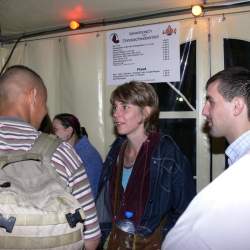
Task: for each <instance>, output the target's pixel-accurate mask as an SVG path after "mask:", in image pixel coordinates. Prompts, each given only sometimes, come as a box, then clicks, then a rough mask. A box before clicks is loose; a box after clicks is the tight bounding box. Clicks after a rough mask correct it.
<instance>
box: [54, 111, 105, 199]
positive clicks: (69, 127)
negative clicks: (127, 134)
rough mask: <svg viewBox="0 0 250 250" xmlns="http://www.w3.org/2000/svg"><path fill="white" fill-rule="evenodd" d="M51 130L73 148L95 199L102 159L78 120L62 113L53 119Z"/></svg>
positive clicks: (71, 115)
mask: <svg viewBox="0 0 250 250" xmlns="http://www.w3.org/2000/svg"><path fill="white" fill-rule="evenodd" d="M53 130H54V134H55V135H56V136H57V137H59V138H60V139H61V140H63V141H66V142H68V143H70V144H71V145H72V146H73V147H74V148H75V150H76V152H77V154H78V155H79V156H80V158H81V160H82V162H83V164H84V166H85V168H86V171H87V175H88V178H89V181H90V185H91V189H92V192H93V196H94V197H96V193H97V187H98V182H99V177H100V173H101V170H102V158H101V156H100V154H99V153H98V151H97V150H96V148H95V147H94V146H93V145H92V144H91V143H90V141H89V139H88V135H87V132H86V130H85V128H84V127H81V125H80V122H79V120H78V119H77V118H76V117H75V116H74V115H73V114H68V113H62V114H57V115H56V116H55V117H54V119H53Z"/></svg>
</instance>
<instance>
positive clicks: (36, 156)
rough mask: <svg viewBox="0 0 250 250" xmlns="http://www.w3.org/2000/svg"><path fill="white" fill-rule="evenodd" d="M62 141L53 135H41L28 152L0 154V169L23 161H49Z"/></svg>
mask: <svg viewBox="0 0 250 250" xmlns="http://www.w3.org/2000/svg"><path fill="white" fill-rule="evenodd" d="M61 142H62V141H61V140H60V139H58V138H57V137H55V136H54V135H48V134H45V133H41V134H40V135H39V137H38V138H37V139H36V140H35V143H34V145H33V146H32V148H31V150H29V151H19V150H18V151H16V152H15V151H13V152H11V153H10V152H8V153H7V154H6V153H5V154H0V169H2V168H4V167H5V166H6V165H7V164H9V163H14V162H18V161H25V160H38V161H42V160H47V161H50V160H51V157H52V155H53V153H54V152H55V150H56V148H57V147H58V146H59V144H60V143H61Z"/></svg>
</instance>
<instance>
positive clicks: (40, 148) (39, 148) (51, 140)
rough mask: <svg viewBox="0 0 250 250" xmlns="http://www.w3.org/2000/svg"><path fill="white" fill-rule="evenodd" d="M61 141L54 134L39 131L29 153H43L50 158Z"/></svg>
mask: <svg viewBox="0 0 250 250" xmlns="http://www.w3.org/2000/svg"><path fill="white" fill-rule="evenodd" d="M61 143H62V141H61V140H60V139H59V138H57V137H56V136H55V135H51V134H50V135H49V134H46V133H41V134H40V135H39V137H38V138H37V139H36V140H35V142H34V144H33V146H32V148H31V150H30V151H29V153H31V154H39V155H43V156H45V157H47V158H48V159H50V160H51V158H52V155H53V153H54V152H55V151H56V149H57V147H58V146H59V145H60V144H61Z"/></svg>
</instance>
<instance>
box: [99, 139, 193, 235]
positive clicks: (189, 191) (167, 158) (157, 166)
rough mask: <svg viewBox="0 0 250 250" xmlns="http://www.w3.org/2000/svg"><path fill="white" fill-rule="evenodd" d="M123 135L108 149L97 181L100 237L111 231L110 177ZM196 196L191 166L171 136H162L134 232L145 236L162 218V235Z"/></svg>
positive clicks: (150, 232) (153, 155)
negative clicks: (145, 200) (143, 204)
mask: <svg viewBox="0 0 250 250" xmlns="http://www.w3.org/2000/svg"><path fill="white" fill-rule="evenodd" d="M123 141H124V138H122V137H118V138H117V139H116V140H115V142H114V143H113V145H112V147H111V150H110V151H109V153H108V155H107V158H106V161H105V162H104V167H103V171H102V175H101V178H100V182H99V192H98V195H99V198H100V199H99V200H98V199H97V210H98V216H99V221H100V225H101V230H102V234H103V238H105V237H106V236H107V235H108V233H109V232H110V231H111V227H112V225H111V217H110V216H111V211H110V201H109V190H108V189H109V180H110V175H111V172H112V171H111V168H112V166H113V163H114V161H116V159H117V156H118V153H119V150H120V146H121V145H122V143H123ZM194 195H195V185H194V181H193V177H192V171H191V166H190V164H189V162H188V160H187V158H186V157H185V156H184V155H183V154H182V152H181V151H180V149H179V148H178V146H177V145H176V144H175V142H174V141H173V139H172V138H171V137H169V136H168V135H161V137H160V142H159V145H158V146H157V147H156V149H155V150H154V151H153V154H152V157H151V163H150V189H149V198H148V201H147V203H146V207H145V210H144V214H143V216H142V218H141V222H140V225H139V226H138V228H137V233H139V234H142V235H144V236H148V235H150V234H152V233H153V232H154V230H155V229H156V228H157V227H158V226H159V224H160V223H161V221H162V220H163V219H166V222H165V223H164V225H163V231H162V237H164V236H165V235H166V233H167V232H168V231H169V229H170V228H171V227H173V225H174V224H175V222H176V220H177V219H178V218H179V216H180V215H181V214H182V212H183V211H184V210H185V209H186V207H187V206H188V204H189V202H190V201H191V200H192V198H193V197H194Z"/></svg>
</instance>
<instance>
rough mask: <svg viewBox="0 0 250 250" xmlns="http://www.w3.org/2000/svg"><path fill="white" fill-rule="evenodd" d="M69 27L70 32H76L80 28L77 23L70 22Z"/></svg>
mask: <svg viewBox="0 0 250 250" xmlns="http://www.w3.org/2000/svg"><path fill="white" fill-rule="evenodd" d="M69 27H70V28H71V29H72V30H76V29H78V28H79V27H80V24H79V23H78V22H77V21H71V22H70V23H69Z"/></svg>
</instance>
